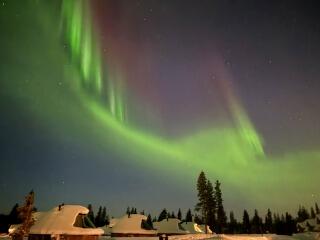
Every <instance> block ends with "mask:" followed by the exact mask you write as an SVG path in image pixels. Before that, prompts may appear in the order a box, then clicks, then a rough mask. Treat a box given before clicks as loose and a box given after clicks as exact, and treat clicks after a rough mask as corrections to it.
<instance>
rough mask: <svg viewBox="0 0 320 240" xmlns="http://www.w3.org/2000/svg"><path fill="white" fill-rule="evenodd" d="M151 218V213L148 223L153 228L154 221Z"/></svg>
mask: <svg viewBox="0 0 320 240" xmlns="http://www.w3.org/2000/svg"><path fill="white" fill-rule="evenodd" d="M151 219H152V218H151V215H150V214H149V215H148V217H147V224H148V225H149V226H150V227H151V229H153V223H152V220H151Z"/></svg>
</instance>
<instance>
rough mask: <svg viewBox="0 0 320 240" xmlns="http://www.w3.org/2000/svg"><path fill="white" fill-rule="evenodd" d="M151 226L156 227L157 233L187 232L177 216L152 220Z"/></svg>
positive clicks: (177, 233)
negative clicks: (156, 220) (158, 220)
mask: <svg viewBox="0 0 320 240" xmlns="http://www.w3.org/2000/svg"><path fill="white" fill-rule="evenodd" d="M153 227H154V228H155V229H157V231H158V234H159V235H161V234H166V235H181V234H188V233H189V232H188V231H187V230H185V229H184V228H183V227H182V225H181V224H180V220H179V219H177V218H167V219H163V220H162V221H160V222H154V223H153Z"/></svg>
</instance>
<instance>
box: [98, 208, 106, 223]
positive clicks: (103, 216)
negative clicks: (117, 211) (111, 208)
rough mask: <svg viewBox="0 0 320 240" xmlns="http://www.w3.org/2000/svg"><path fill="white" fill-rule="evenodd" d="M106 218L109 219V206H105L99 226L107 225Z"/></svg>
mask: <svg viewBox="0 0 320 240" xmlns="http://www.w3.org/2000/svg"><path fill="white" fill-rule="evenodd" d="M106 219H107V208H106V207H103V209H102V213H101V217H100V226H99V227H102V226H104V225H106Z"/></svg>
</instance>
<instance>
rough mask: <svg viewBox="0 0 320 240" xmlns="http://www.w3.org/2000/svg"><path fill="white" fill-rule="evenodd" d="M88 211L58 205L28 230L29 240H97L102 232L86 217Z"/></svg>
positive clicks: (41, 216) (42, 215) (81, 208)
mask: <svg viewBox="0 0 320 240" xmlns="http://www.w3.org/2000/svg"><path fill="white" fill-rule="evenodd" d="M88 212H89V210H88V209H87V208H85V207H82V206H79V205H60V206H59V207H56V208H53V209H52V210H50V211H48V212H44V213H42V214H41V215H40V216H39V218H38V219H37V221H36V222H35V224H34V225H33V226H32V227H31V228H30V232H29V238H28V239H29V240H53V239H55V240H62V239H63V240H97V239H98V238H99V236H101V235H102V234H103V230H102V229H99V228H95V226H94V225H93V223H92V222H91V221H90V219H89V218H88V217H87V214H88Z"/></svg>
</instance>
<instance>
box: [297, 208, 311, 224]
mask: <svg viewBox="0 0 320 240" xmlns="http://www.w3.org/2000/svg"><path fill="white" fill-rule="evenodd" d="M308 218H310V215H309V213H308V210H307V209H306V208H305V207H303V206H299V210H298V218H297V221H298V222H303V221H304V220H306V219H308Z"/></svg>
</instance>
